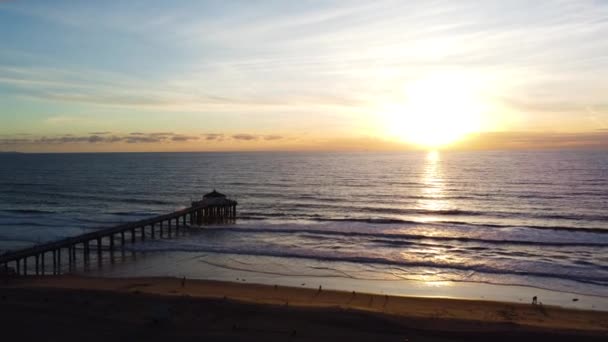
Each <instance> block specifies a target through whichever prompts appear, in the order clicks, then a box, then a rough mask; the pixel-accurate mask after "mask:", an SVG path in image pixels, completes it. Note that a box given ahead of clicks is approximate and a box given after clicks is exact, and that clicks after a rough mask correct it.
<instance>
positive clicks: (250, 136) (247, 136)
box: [232, 134, 258, 141]
mask: <svg viewBox="0 0 608 342" xmlns="http://www.w3.org/2000/svg"><path fill="white" fill-rule="evenodd" d="M232 139H235V140H246V141H251V140H257V139H258V136H257V135H253V134H235V135H233V136H232Z"/></svg>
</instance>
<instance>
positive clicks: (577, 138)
mask: <svg viewBox="0 0 608 342" xmlns="http://www.w3.org/2000/svg"><path fill="white" fill-rule="evenodd" d="M454 148H456V149H547V148H548V149H560V148H563V149H572V148H574V149H576V148H592V149H595V148H599V149H607V148H608V131H594V132H582V133H548V132H487V133H478V134H473V135H470V136H469V137H468V138H467V139H465V140H463V141H461V142H460V143H458V144H456V145H455V146H454Z"/></svg>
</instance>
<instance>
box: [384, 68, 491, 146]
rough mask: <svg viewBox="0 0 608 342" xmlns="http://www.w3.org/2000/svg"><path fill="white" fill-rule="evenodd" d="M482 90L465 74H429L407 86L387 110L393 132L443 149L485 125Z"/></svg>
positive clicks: (423, 144) (410, 139)
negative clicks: (400, 99) (396, 101)
mask: <svg viewBox="0 0 608 342" xmlns="http://www.w3.org/2000/svg"><path fill="white" fill-rule="evenodd" d="M483 107H484V106H483V103H482V101H481V100H480V98H479V89H478V88H477V86H476V84H475V83H474V82H472V80H470V79H468V78H466V77H465V76H463V75H437V76H432V77H427V78H424V79H421V80H418V81H416V82H413V83H412V84H410V85H408V86H407V87H406V88H405V96H404V98H403V99H402V101H401V102H399V103H396V104H392V105H390V106H388V107H387V109H386V110H385V112H384V115H385V124H386V125H387V127H386V131H387V132H388V134H389V135H391V136H393V137H395V138H397V139H398V140H402V141H405V142H409V143H412V144H415V145H418V146H420V147H423V148H431V149H435V148H440V147H443V146H446V145H449V144H452V143H454V142H457V141H458V140H460V139H462V138H463V137H464V136H466V135H467V134H469V133H473V132H477V131H479V130H480V127H481V114H482V112H483Z"/></svg>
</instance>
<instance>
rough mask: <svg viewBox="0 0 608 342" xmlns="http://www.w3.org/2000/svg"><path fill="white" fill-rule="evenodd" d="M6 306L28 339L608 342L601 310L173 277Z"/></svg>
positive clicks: (17, 295)
mask: <svg viewBox="0 0 608 342" xmlns="http://www.w3.org/2000/svg"><path fill="white" fill-rule="evenodd" d="M0 302H1V304H0V322H1V323H2V324H1V325H2V333H3V334H8V335H4V336H11V337H15V338H20V339H21V340H35V339H42V340H76V339H79V340H82V339H84V340H90V341H97V340H99V341H101V340H102V339H103V340H107V339H108V338H118V339H119V340H126V339H138V340H140V339H143V338H145V339H148V340H153V341H156V340H166V339H168V338H171V339H173V340H193V339H199V338H206V339H211V340H226V341H230V340H241V339H245V340H253V341H256V340H259V341H267V340H282V341H285V340H291V339H293V340H303V341H304V340H347V339H348V340H352V341H408V340H409V341H459V340H480V341H481V340H484V341H485V340H488V339H492V340H498V341H513V340H516V339H517V340H518V341H521V340H534V341H539V340H546V339H550V340H552V341H570V340H573V341H581V340H590V341H595V340H597V341H601V340H606V339H608V312H602V311H583V310H572V309H564V308H559V307H552V306H546V305H545V306H539V305H531V304H513V303H499V302H490V301H476V300H456V299H446V298H417V297H397V296H385V295H376V294H365V293H353V292H345V291H329V290H318V289H316V290H313V289H306V288H293V287H283V286H277V287H275V286H268V285H255V284H243V283H231V282H219V281H207V280H189V279H187V280H185V281H183V279H176V278H131V279H129V278H125V279H120V278H91V277H79V276H57V277H50V276H49V277H40V278H35V277H30V278H21V279H14V280H11V281H10V282H8V283H5V284H2V285H1V286H0ZM51 337H52V338H51ZM49 338H50V339H49Z"/></svg>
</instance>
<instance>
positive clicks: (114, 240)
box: [0, 191, 237, 275]
mask: <svg viewBox="0 0 608 342" xmlns="http://www.w3.org/2000/svg"><path fill="white" fill-rule="evenodd" d="M214 192H215V191H214ZM192 204H193V205H192V206H191V207H189V208H186V209H183V210H179V211H176V212H174V213H171V214H167V215H161V216H157V217H154V218H151V219H147V220H142V221H138V222H133V223H127V224H121V225H119V226H116V227H112V228H108V229H101V230H98V231H94V232H91V233H87V234H83V235H79V236H75V237H69V238H65V239H63V240H59V241H54V242H49V243H45V244H41V245H36V246H33V247H29V248H26V249H22V250H19V251H14V252H9V253H5V254H3V255H0V267H1V268H2V270H3V271H4V273H6V274H9V273H14V274H16V275H44V274H45V273H46V271H47V270H48V267H47V265H49V266H52V268H51V272H49V273H50V274H54V275H56V274H61V273H62V261H63V262H67V266H68V267H69V270H70V271H72V270H74V269H75V268H76V265H77V257H78V256H80V257H81V258H82V259H83V260H82V262H83V264H85V265H87V264H88V263H89V260H90V258H91V248H93V250H94V251H95V252H96V254H97V260H98V263H101V260H102V252H103V250H104V249H106V250H108V251H110V252H113V251H114V250H115V249H117V248H120V249H122V246H124V245H126V244H128V243H135V242H136V241H137V240H138V239H139V240H141V241H144V240H145V239H147V238H150V239H155V238H157V237H158V238H163V237H164V236H165V235H166V236H167V237H171V236H172V234H178V233H179V232H180V230H183V229H185V228H186V227H187V225H188V224H190V225H202V224H204V223H214V222H225V221H231V220H234V219H235V218H236V205H237V202H236V201H233V200H229V199H225V198H224V199H223V201H221V202H212V203H206V201H205V200H203V201H200V202H193V203H192ZM180 223H181V224H180ZM104 240H105V242H106V244H105V246H104V244H103V242H104ZM79 247H80V250H82V253H76V251H77V249H78V248H79ZM104 247H105V248H104ZM63 253H65V254H63ZM62 254H63V255H64V257H63V258H62ZM49 256H50V257H51V259H50V260H47V259H48V257H49ZM65 256H67V261H66V258H65ZM11 266H12V270H13V271H14V272H9V270H11ZM0 273H2V272H0Z"/></svg>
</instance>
